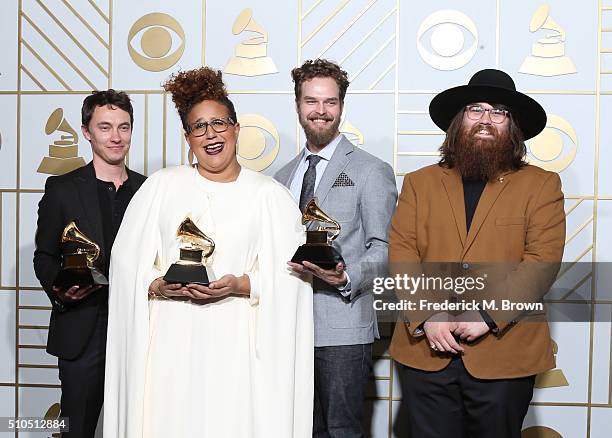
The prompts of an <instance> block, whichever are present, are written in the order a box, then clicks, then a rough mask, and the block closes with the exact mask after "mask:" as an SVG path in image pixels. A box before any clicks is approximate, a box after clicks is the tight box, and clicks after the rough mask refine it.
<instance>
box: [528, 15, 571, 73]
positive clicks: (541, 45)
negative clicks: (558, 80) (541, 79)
mask: <svg viewBox="0 0 612 438" xmlns="http://www.w3.org/2000/svg"><path fill="white" fill-rule="evenodd" d="M549 12H550V6H548V5H547V4H544V5H542V6H540V7H539V8H538V9H537V10H536V11H535V12H534V14H533V17H532V18H531V23H529V31H530V32H536V31H538V30H540V29H547V30H551V31H552V33H550V34H548V35H546V36H545V37H544V38H540V39H539V40H538V41H537V42H535V43H534V44H533V46H532V48H531V55H530V56H527V57H526V58H525V60H524V61H523V64H522V65H521V68H520V69H519V72H521V73H526V74H532V75H537V76H559V75H566V74H570V73H576V66H575V65H574V63H573V62H572V60H571V59H570V58H569V57H568V56H565V31H564V30H563V28H561V26H559V25H558V24H557V23H556V22H555V21H554V20H553V19H552V18H550V17H549V15H548V14H549Z"/></svg>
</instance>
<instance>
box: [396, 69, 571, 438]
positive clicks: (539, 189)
mask: <svg viewBox="0 0 612 438" xmlns="http://www.w3.org/2000/svg"><path fill="white" fill-rule="evenodd" d="M429 114H430V116H431V118H432V120H433V121H434V123H435V124H436V125H437V126H438V127H440V128H441V129H442V130H444V131H445V132H446V138H445V140H444V143H443V144H442V146H441V148H440V152H441V160H440V161H439V162H438V163H437V164H435V165H431V166H427V167H424V168H422V169H419V170H417V171H415V172H412V173H409V174H407V175H406V176H405V178H404V183H403V188H402V192H401V195H400V199H399V204H398V208H397V211H396V213H395V215H394V216H393V219H392V223H391V228H390V231H389V241H390V244H389V261H390V263H391V271H392V272H393V273H402V272H404V273H405V272H406V271H408V272H411V273H414V272H415V271H418V269H415V266H418V267H419V269H421V270H422V271H427V269H429V268H427V267H429V266H431V265H432V264H435V263H444V264H445V266H447V267H448V266H449V265H450V266H451V267H450V268H449V269H450V271H451V272H452V273H453V276H454V277H453V278H459V277H464V278H465V277H470V276H472V278H473V274H474V270H476V269H480V268H481V267H482V265H485V266H489V267H491V266H493V267H495V268H496V269H497V271H502V274H503V275H501V276H499V275H498V276H497V277H496V278H497V283H496V282H493V283H494V284H493V286H492V287H490V288H489V287H487V288H486V289H485V290H484V291H483V292H482V294H484V296H485V297H487V296H486V294H488V293H489V291H498V292H499V291H501V292H502V295H503V296H504V297H506V298H509V300H510V301H515V302H519V301H528V302H537V301H541V299H542V296H543V295H544V294H545V293H546V292H547V291H548V289H549V288H550V286H551V285H552V283H553V282H554V279H555V276H556V274H557V271H558V268H559V263H560V261H561V258H562V255H563V249H564V242H565V214H564V209H563V193H562V192H561V182H560V179H559V176H558V175H557V174H556V173H553V172H548V171H545V170H542V169H540V168H538V167H535V166H531V165H528V164H527V163H526V162H525V155H526V147H525V143H524V140H527V139H529V138H532V137H534V136H535V135H537V134H538V133H539V132H540V131H542V129H544V127H545V126H546V113H545V111H544V109H543V108H542V107H541V106H540V105H539V104H538V103H537V102H536V101H535V100H533V99H531V98H530V97H528V96H526V95H524V94H522V93H519V92H517V91H516V88H515V85H514V82H513V80H512V78H511V77H510V76H508V75H507V74H506V73H504V72H502V71H499V70H493V69H487V70H482V71H479V72H478V73H476V74H475V75H474V76H473V77H472V78H471V79H470V81H469V83H468V85H463V86H459V87H454V88H451V89H449V90H446V91H443V92H442V93H440V94H438V95H437V96H436V97H435V98H434V99H433V100H432V102H431V104H430V107H429ZM479 272H480V273H482V270H481V271H479ZM485 272H486V270H485ZM498 274H499V273H498ZM485 277H486V273H485ZM456 284H459V283H456ZM439 292H440V291H434V292H432V295H431V296H433V294H436V293H439ZM451 292H454V293H451V294H450V298H448V300H449V301H450V302H451V303H450V304H453V302H454V303H455V304H456V303H457V302H461V299H462V298H459V299H458V295H457V294H460V293H461V291H457V290H456V289H455V291H451ZM475 294H476V293H474V294H472V298H473V297H474V296H475ZM417 295H418V294H417ZM419 297H420V298H424V297H426V295H425V292H423V293H421V295H420V296H419ZM447 297H448V295H447ZM496 297H499V296H495V295H492V296H488V297H487V298H496ZM432 300H433V301H435V304H440V301H444V300H442V299H441V298H440V296H437V297H435V298H433V299H432ZM498 304H500V303H498ZM449 309H452V310H453V311H450V310H449V311H439V310H436V308H435V307H434V308H433V309H430V308H427V307H426V306H421V307H418V308H416V310H414V311H407V312H405V313H404V315H403V317H404V318H402V319H401V320H400V321H398V322H397V324H396V327H395V332H394V335H393V339H392V341H391V347H390V353H391V355H392V356H393V358H394V359H395V360H396V361H397V362H399V368H400V372H401V373H402V374H403V375H402V379H401V380H402V395H403V400H404V403H406V405H407V406H406V408H407V409H406V411H407V412H408V416H409V418H408V422H407V423H408V424H409V427H410V432H411V436H414V437H419V438H433V437H439V438H452V437H468V436H469V437H470V438H479V437H483V438H484V437H492V436H495V437H496V438H504V437H512V438H520V436H521V427H522V422H523V419H524V417H525V414H526V413H527V409H528V407H529V403H530V401H531V397H532V395H533V386H534V379H535V375H536V374H538V373H540V372H543V371H546V370H548V369H551V368H553V367H554V357H553V351H552V341H551V338H550V334H549V329H548V323H547V321H546V316H545V313H544V311H543V310H541V311H534V312H522V311H520V310H516V311H515V310H509V311H508V310H504V309H501V308H500V309H497V308H495V307H488V308H487V309H485V308H484V306H482V307H479V308H476V309H470V310H466V311H463V309H461V308H460V307H459V310H457V307H455V308H451V307H449Z"/></svg>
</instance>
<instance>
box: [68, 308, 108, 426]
mask: <svg viewBox="0 0 612 438" xmlns="http://www.w3.org/2000/svg"><path fill="white" fill-rule="evenodd" d="M107 324H108V310H107V309H104V310H101V311H100V312H99V313H98V318H97V321H96V327H95V329H94V332H93V334H92V336H91V339H90V340H89V342H88V343H87V345H86V347H85V350H83V352H82V353H81V354H80V355H79V356H78V357H77V358H76V359H74V360H65V359H59V360H58V366H59V378H60V381H61V383H62V399H61V402H60V405H61V416H62V417H68V421H69V429H70V431H69V432H68V433H63V434H62V437H64V438H66V437H68V438H69V437H78V438H90V437H91V438H93V436H94V434H95V432H96V425H97V424H98V417H99V416H100V410H101V409H102V403H103V401H104V361H105V358H106V327H107Z"/></svg>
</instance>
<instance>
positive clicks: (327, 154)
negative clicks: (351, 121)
mask: <svg viewBox="0 0 612 438" xmlns="http://www.w3.org/2000/svg"><path fill="white" fill-rule="evenodd" d="M342 137H343V135H342V134H340V135H338V136H337V137H336V138H334V139H333V140H332V141H331V142H330V143H329V144H328V145H327V146H325V147H324V148H323V149H321V151H320V152H319V153H318V154H313V153H312V152H310V151H309V150H308V148H307V147H306V146H304V157H303V158H302V159H303V160H304V161H305V160H306V158H307V157H308V156H309V155H318V156H319V157H321V158H323V159H324V160H325V161H329V160H331V157H332V155H334V152H336V148H337V147H338V145H339V144H340V141H341V140H342Z"/></svg>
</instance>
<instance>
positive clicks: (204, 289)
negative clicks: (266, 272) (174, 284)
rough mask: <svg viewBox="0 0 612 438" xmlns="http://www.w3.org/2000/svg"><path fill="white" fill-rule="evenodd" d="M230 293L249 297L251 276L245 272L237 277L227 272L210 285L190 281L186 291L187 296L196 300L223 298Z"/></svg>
mask: <svg viewBox="0 0 612 438" xmlns="http://www.w3.org/2000/svg"><path fill="white" fill-rule="evenodd" d="M230 294H234V295H243V296H247V297H248V296H249V295H250V294H251V281H250V279H249V276H248V275H246V274H244V275H242V276H240V277H236V276H235V275H232V274H227V275H224V276H223V277H221V278H220V279H218V280H216V281H213V282H211V283H210V284H209V285H208V286H202V285H200V284H194V283H189V284H188V285H187V286H186V291H185V296H188V297H191V298H194V299H196V300H208V299H211V298H221V297H224V296H227V295H230Z"/></svg>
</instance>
